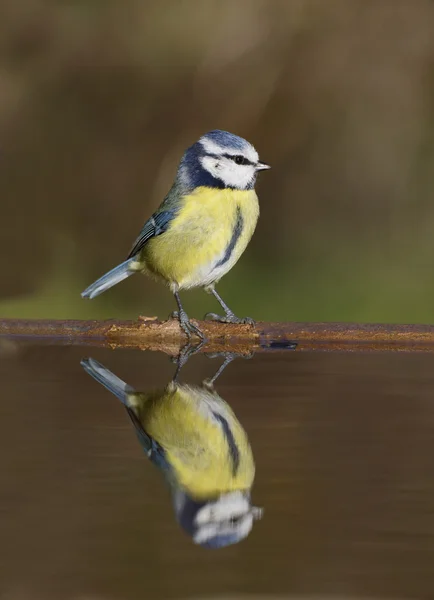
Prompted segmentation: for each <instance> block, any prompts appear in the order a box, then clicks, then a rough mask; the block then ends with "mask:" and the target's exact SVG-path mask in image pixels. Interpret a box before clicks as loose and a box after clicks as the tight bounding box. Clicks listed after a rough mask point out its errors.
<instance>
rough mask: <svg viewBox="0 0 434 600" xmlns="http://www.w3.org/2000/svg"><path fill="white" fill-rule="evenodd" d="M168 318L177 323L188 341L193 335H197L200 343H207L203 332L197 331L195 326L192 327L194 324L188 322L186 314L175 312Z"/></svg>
mask: <svg viewBox="0 0 434 600" xmlns="http://www.w3.org/2000/svg"><path fill="white" fill-rule="evenodd" d="M170 317H171V318H172V319H177V320H178V321H179V325H180V327H181V329H182V330H183V332H184V333H185V335H186V336H187V338H188V339H189V340H190V339H191V337H192V336H193V335H197V337H198V338H199V339H200V340H201V342H206V341H207V339H206V337H205V335H204V334H203V332H202V331H201V330H200V329H199V327H197V326H196V325H194V323H192V322H191V321H190V319H189V318H188V315H187V313H186V312H184V311H181V312H179V311H177V310H175V311H174V312H173V313H171V315H170Z"/></svg>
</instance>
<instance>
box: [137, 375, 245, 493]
mask: <svg viewBox="0 0 434 600" xmlns="http://www.w3.org/2000/svg"><path fill="white" fill-rule="evenodd" d="M213 413H218V414H221V415H224V417H225V419H226V421H227V423H228V426H229V427H230V431H231V434H232V436H233V442H234V444H235V445H236V447H237V451H238V463H237V468H236V470H235V471H234V469H233V462H232V461H231V451H230V446H229V445H228V440H227V437H226V436H225V434H224V431H223V429H222V427H221V426H220V425H219V422H218V421H217V420H216V419H215V417H213ZM139 418H140V420H141V422H142V424H143V427H144V429H145V430H146V432H147V433H148V434H149V435H150V436H151V437H152V438H154V439H155V440H156V441H157V442H158V443H159V444H160V445H161V446H162V447H163V448H164V451H165V453H166V456H167V459H168V462H169V463H170V465H171V467H172V469H173V472H174V475H175V477H176V480H177V483H178V485H180V486H181V487H183V488H184V489H185V490H187V491H188V493H189V494H190V495H191V496H192V497H194V498H198V499H199V498H212V497H214V496H217V495H219V494H221V493H223V492H229V491H235V490H246V489H250V488H251V486H252V484H253V479H254V475H255V464H254V460H253V455H252V451H251V448H250V444H249V441H248V438H247V435H246V432H245V431H244V429H243V427H242V426H241V424H240V422H239V421H238V420H237V418H236V416H235V414H234V413H233V411H232V410H231V408H230V407H229V405H228V404H226V402H224V401H223V400H222V399H221V398H220V397H219V396H218V395H217V394H216V393H215V392H207V391H205V390H204V389H203V388H198V387H195V386H187V385H182V386H177V388H176V390H175V391H173V392H171V393H170V392H168V393H166V394H164V395H162V396H160V397H159V398H157V397H156V398H155V399H154V400H152V401H151V402H148V403H147V404H146V405H145V408H144V410H142V411H141V413H140V416H139Z"/></svg>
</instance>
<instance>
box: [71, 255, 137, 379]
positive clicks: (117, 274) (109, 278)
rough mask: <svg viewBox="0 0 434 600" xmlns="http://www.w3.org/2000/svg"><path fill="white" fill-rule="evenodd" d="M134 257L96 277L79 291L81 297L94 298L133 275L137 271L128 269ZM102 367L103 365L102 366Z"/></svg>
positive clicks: (134, 259)
mask: <svg viewBox="0 0 434 600" xmlns="http://www.w3.org/2000/svg"><path fill="white" fill-rule="evenodd" d="M136 260H137V259H136V257H135V256H133V257H132V258H130V259H128V260H126V261H125V262H123V263H121V264H120V265H118V266H117V267H115V268H114V269H112V270H111V271H109V272H108V273H106V274H105V275H103V276H102V277H100V278H99V279H97V280H96V281H95V282H94V283H92V284H91V285H90V286H89V287H88V288H86V289H85V290H84V292H82V293H81V295H82V297H83V298H90V299H92V298H95V296H99V295H100V294H102V293H103V292H105V291H106V290H108V289H110V288H111V287H113V286H114V285H116V284H117V283H120V282H121V281H123V280H124V279H126V278H127V277H129V276H130V275H134V273H136V272H137V271H134V270H132V269H130V265H131V263H133V262H134V261H136ZM103 368H104V367H103Z"/></svg>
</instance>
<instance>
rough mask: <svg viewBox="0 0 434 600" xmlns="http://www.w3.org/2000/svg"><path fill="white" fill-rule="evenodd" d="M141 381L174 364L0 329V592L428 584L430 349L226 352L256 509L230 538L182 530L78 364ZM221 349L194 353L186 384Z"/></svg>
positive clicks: (198, 378) (51, 594)
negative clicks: (219, 544)
mask: <svg viewBox="0 0 434 600" xmlns="http://www.w3.org/2000/svg"><path fill="white" fill-rule="evenodd" d="M87 356H91V357H93V358H94V359H96V360H98V361H99V362H100V363H102V364H103V365H104V366H105V367H107V368H108V369H110V370H111V371H113V373H115V374H116V375H117V376H119V377H120V378H122V380H124V381H125V382H127V383H128V384H129V385H130V386H133V387H134V388H135V389H137V390H139V391H142V392H149V391H151V390H155V389H164V387H165V386H166V385H167V384H168V382H169V381H170V379H171V378H172V376H173V374H174V371H175V365H174V364H173V363H171V362H170V360H169V359H168V357H167V356H165V355H163V354H158V353H152V352H142V351H135V350H125V349H123V350H122V349H119V350H109V349H103V348H89V347H72V346H63V347H59V346H57V347H56V346H50V345H48V344H47V345H45V344H44V345H39V346H37V345H34V344H28V343H25V342H15V341H10V342H9V341H8V342H6V341H5V342H3V343H2V344H1V345H0V372H1V386H2V402H1V409H0V411H1V412H0V415H1V416H0V440H1V442H0V443H1V452H0V472H1V477H2V483H1V486H0V539H1V552H0V598H1V599H2V600H27V599H29V600H30V599H46V598H49V599H51V598H56V599H59V600H61V599H64V598H65V599H68V600H69V599H77V600H91V599H95V600H103V599H107V600H110V599H120V600H122V599H139V598H150V599H162V598H180V599H184V598H185V599H186V598H198V599H199V598H200V599H202V598H226V599H230V598H233V599H235V598H238V597H240V598H247V597H249V598H258V599H265V598H297V599H298V598H301V597H303V598H309V597H312V598H315V599H319V598H330V597H332V598H333V599H336V598H342V599H344V598H348V599H359V598H364V599H365V598H412V599H415V598H421V599H422V598H423V599H425V598H426V599H432V598H434V393H433V391H434V369H433V356H432V355H430V354H407V353H387V352H382V353H357V352H351V353H339V352H333V353H326V352H312V353H309V352H297V350H295V351H287V352H273V353H260V354H256V355H255V356H254V357H253V358H251V359H250V360H243V359H237V360H235V361H234V362H232V363H231V364H230V365H229V366H228V367H227V368H226V370H225V371H224V372H223V373H222V375H221V376H220V377H219V378H218V379H217V381H216V382H215V391H216V393H218V396H219V397H220V398H221V399H222V401H225V402H227V403H228V404H229V405H230V407H231V408H232V410H233V411H234V416H235V417H234V418H236V419H237V421H238V422H239V423H240V427H241V426H242V429H243V430H244V431H245V434H246V436H247V438H248V441H249V443H250V447H251V451H252V456H253V459H254V462H255V465H256V472H255V476H254V484H253V488H252V492H251V499H252V503H253V504H254V505H255V506H257V507H262V508H263V515H262V518H261V519H258V520H255V521H254V523H253V527H252V529H251V531H250V533H249V534H248V535H247V537H245V538H244V539H243V540H242V541H240V542H239V543H237V544H232V545H230V546H228V547H223V548H219V549H208V548H203V547H201V546H200V545H196V544H194V543H193V541H192V538H191V536H189V535H188V534H187V533H186V532H185V531H184V530H183V529H182V528H181V527H180V525H179V524H178V522H177V520H176V518H175V513H174V509H173V506H172V500H171V494H170V489H169V486H168V484H167V482H166V481H165V480H164V477H163V474H162V472H161V471H160V470H159V469H158V468H156V466H155V465H154V464H152V463H151V462H150V460H149V459H148V458H147V456H146V454H145V453H144V452H143V449H142V448H141V445H140V443H139V441H138V438H137V436H136V433H135V430H134V426H133V424H132V421H131V419H130V418H129V416H128V414H127V411H126V409H125V407H124V406H123V405H122V404H121V402H120V401H119V400H118V399H117V398H116V397H115V396H114V395H112V394H110V393H109V392H108V391H107V390H106V389H104V387H103V386H102V385H100V384H98V383H97V382H96V381H95V380H93V379H92V378H91V377H89V375H88V374H87V373H86V372H85V371H84V370H83V368H82V366H81V365H80V361H81V360H82V359H83V358H84V357H87ZM221 362H222V360H221V358H214V359H210V358H208V357H205V356H203V355H198V356H194V357H192V358H191V359H190V360H189V362H188V363H187V365H186V366H185V367H184V369H183V370H182V371H181V373H180V381H181V382H182V383H188V384H190V385H192V386H200V385H201V382H202V381H203V380H204V379H205V378H209V377H211V376H212V375H213V374H214V372H215V371H216V370H217V368H218V366H219V365H220V364H221Z"/></svg>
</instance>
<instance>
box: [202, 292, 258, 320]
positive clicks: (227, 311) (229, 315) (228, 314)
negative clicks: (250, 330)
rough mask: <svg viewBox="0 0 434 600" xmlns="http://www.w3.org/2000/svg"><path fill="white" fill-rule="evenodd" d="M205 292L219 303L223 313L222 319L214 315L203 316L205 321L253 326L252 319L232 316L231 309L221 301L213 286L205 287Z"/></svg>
mask: <svg viewBox="0 0 434 600" xmlns="http://www.w3.org/2000/svg"><path fill="white" fill-rule="evenodd" d="M205 291H207V292H209V293H211V294H213V295H214V297H215V298H216V300H217V302H219V304H220V306H221V307H222V308H223V310H224V311H225V316H224V317H221V316H219V315H216V314H215V313H207V314H206V315H205V319H207V318H209V319H211V320H212V321H219V322H220V323H238V324H242V323H245V324H247V325H254V324H255V321H254V320H253V319H251V318H250V317H242V318H240V317H237V316H236V315H234V313H233V312H232V311H231V309H230V308H229V306H228V305H227V304H226V302H225V301H224V300H223V298H222V297H221V296H220V295H219V294H218V293H217V292H216V290H215V288H214V286H213V285H210V286H208V287H206V288H205Z"/></svg>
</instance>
